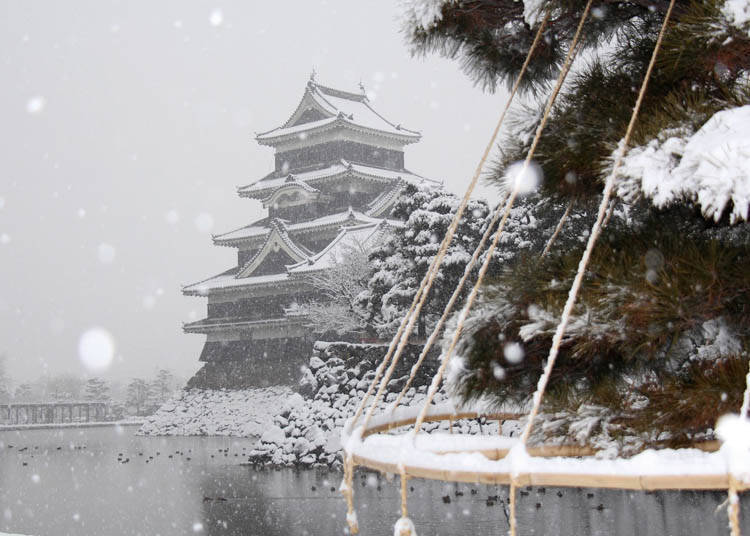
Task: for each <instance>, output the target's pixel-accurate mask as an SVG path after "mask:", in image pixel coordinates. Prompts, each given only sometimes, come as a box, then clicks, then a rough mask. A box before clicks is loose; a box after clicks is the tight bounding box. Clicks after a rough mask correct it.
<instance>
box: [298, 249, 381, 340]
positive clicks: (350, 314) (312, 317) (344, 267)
mask: <svg viewBox="0 0 750 536" xmlns="http://www.w3.org/2000/svg"><path fill="white" fill-rule="evenodd" d="M330 255H331V256H330V262H331V266H330V268H329V269H326V270H324V271H321V272H317V273H313V274H310V275H309V276H308V282H309V283H310V285H311V286H312V287H313V288H314V289H315V291H316V292H317V294H318V296H319V298H318V299H316V300H314V301H311V302H309V303H305V304H301V305H299V306H298V311H297V312H299V313H301V314H303V315H304V316H306V317H307V319H308V325H309V326H310V327H311V328H312V329H313V331H315V332H316V333H324V332H326V331H335V332H336V333H337V334H345V333H362V332H365V331H367V328H368V323H367V314H366V312H365V311H364V310H363V309H362V307H360V306H359V305H358V297H359V295H360V294H361V293H362V292H363V291H365V290H367V282H368V280H369V279H370V275H371V273H372V267H371V265H370V262H369V260H368V251H367V249H366V248H365V246H364V245H363V244H362V243H360V242H359V241H357V240H353V239H352V240H350V241H348V242H346V243H344V244H342V245H341V246H340V247H339V248H338V250H337V251H336V252H332V253H331V254H330Z"/></svg>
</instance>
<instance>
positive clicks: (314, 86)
mask: <svg viewBox="0 0 750 536" xmlns="http://www.w3.org/2000/svg"><path fill="white" fill-rule="evenodd" d="M309 109H316V110H317V111H318V112H320V113H321V114H322V115H323V116H325V117H324V118H323V119H318V120H316V121H306V122H302V123H298V121H299V120H300V118H301V117H302V114H304V113H305V111H307V110H309ZM340 126H344V127H348V128H353V129H355V130H359V131H362V132H369V133H374V134H379V135H386V136H388V137H395V138H399V139H401V141H403V142H404V143H411V142H414V141H417V140H418V139H419V138H420V137H421V134H420V133H419V132H418V131H416V130H411V129H408V128H405V127H403V126H401V125H400V124H397V123H393V122H392V121H389V120H388V119H386V118H385V117H384V116H382V115H381V114H380V113H378V112H377V111H376V110H375V109H374V108H373V107H372V105H371V104H370V101H369V100H368V98H367V95H365V94H363V93H353V92H349V91H343V90H340V89H335V88H332V87H329V86H324V85H322V84H318V83H317V82H316V81H315V80H313V79H311V80H310V81H309V82H308V83H307V85H306V87H305V92H304V94H303V96H302V99H300V102H299V104H298V105H297V107H296V108H295V110H294V112H293V113H292V115H291V116H290V117H289V119H287V120H286V121H285V122H284V123H283V124H282V125H281V126H280V127H277V128H273V129H271V130H267V131H265V132H260V133H258V134H257V135H256V138H255V139H256V140H257V141H258V142H259V143H261V144H266V145H274V144H275V143H277V142H281V141H284V139H285V138H287V137H291V136H297V135H298V134H299V133H300V132H303V131H304V132H317V131H320V132H323V131H326V130H328V129H330V128H336V127H340Z"/></svg>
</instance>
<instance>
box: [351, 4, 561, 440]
mask: <svg viewBox="0 0 750 536" xmlns="http://www.w3.org/2000/svg"><path fill="white" fill-rule="evenodd" d="M548 19H549V13H545V15H544V19H543V20H542V22H541V24H540V26H539V30H538V31H537V33H536V36H535V37H534V41H533V43H532V46H531V48H529V52H528V53H527V54H526V59H525V60H524V64H523V66H522V68H521V72H520V73H519V75H518V78H517V79H516V82H515V83H514V84H513V88H512V90H511V94H510V97H509V98H508V101H507V102H506V104H505V107H504V108H503V111H502V113H501V114H500V118H499V119H498V121H497V125H496V126H495V130H494V131H493V132H492V136H491V138H490V141H489V143H488V144H487V147H486V148H485V150H484V153H483V154H482V158H481V160H480V161H479V164H478V165H477V169H476V171H475V172H474V176H473V177H472V180H471V182H470V183H469V187H468V188H467V190H466V193H465V194H464V198H463V199H462V201H461V204H460V205H459V207H458V209H457V210H456V214H455V215H454V216H453V220H452V221H451V225H450V226H449V228H448V231H447V233H446V235H445V237H444V238H443V242H442V244H441V246H440V250H439V251H438V253H437V256H436V257H435V259H434V261H433V266H434V270H432V271H431V272H428V273H427V274H425V278H424V279H423V283H424V281H425V280H427V283H426V284H425V285H424V290H423V291H422V295H421V296H420V298H419V303H418V304H417V306H416V308H412V309H410V313H411V315H407V316H410V318H408V321H407V325H406V329H405V330H404V331H403V332H402V335H401V340H400V341H399V342H398V348H397V350H396V353H395V354H394V355H393V357H392V361H391V364H390V366H389V367H388V370H387V371H386V374H385V376H383V378H382V379H381V380H380V386H379V387H378V392H377V394H376V395H375V398H374V399H373V401H372V404H371V405H370V409H369V410H368V412H367V415H366V417H365V421H364V422H365V427H366V426H367V423H369V422H370V419H371V418H372V415H373V413H374V412H375V409H376V407H377V404H378V402H379V401H380V399H381V398H382V396H383V393H384V392H385V389H386V388H387V387H388V381H389V380H390V379H391V376H392V375H393V371H394V370H395V369H396V365H397V363H398V360H399V358H400V357H401V354H402V353H403V350H404V348H406V345H407V343H408V340H409V335H411V332H412V330H413V329H414V324H415V323H416V320H417V318H418V317H419V313H420V312H421V310H422V306H423V305H424V303H425V301H426V300H427V293H428V292H429V291H430V288H431V287H432V284H433V282H434V281H435V278H436V277H437V275H438V269H439V267H440V264H441V263H442V261H443V258H444V257H445V254H446V253H447V251H448V245H449V244H450V241H451V239H452V238H453V235H454V233H455V231H456V229H457V228H458V224H459V222H460V220H461V217H462V216H463V213H464V210H465V209H466V205H467V204H468V202H469V199H470V197H471V193H472V192H473V191H474V188H475V187H476V185H477V182H478V180H479V177H480V175H481V173H482V169H483V168H484V164H485V162H486V160H487V158H488V156H489V154H490V151H491V150H492V147H493V146H494V144H495V140H496V139H497V135H498V133H499V132H500V127H501V126H502V124H503V122H504V121H505V116H506V114H507V113H508V110H509V108H510V105H511V102H512V100H513V97H514V96H515V95H516V93H517V92H518V87H519V85H520V82H521V79H522V76H523V75H524V74H525V72H526V69H527V67H528V64H529V62H530V61H531V56H532V55H533V52H534V50H535V49H536V46H537V45H538V44H539V41H540V39H541V36H542V34H543V30H544V27H545V26H546V25H547V20H548ZM494 223H495V222H494V221H493V222H492V223H490V227H492V226H494ZM404 320H407V317H405V318H404ZM402 325H403V321H402ZM396 338H398V334H397V336H396V337H394V340H395V339H396ZM391 344H393V342H392V343H391ZM389 353H390V352H389ZM389 358H390V356H389V355H388V354H387V355H386V357H385V358H384V359H383V362H384V363H385V362H386V361H387V360H388V359H389ZM379 368H380V367H379ZM376 377H377V375H376ZM375 383H377V381H376V380H374V381H373V385H374V384H375ZM371 387H372V386H371ZM371 392H372V390H371V389H368V393H371ZM368 396H369V395H365V398H367V397H368ZM360 414H361V412H359V411H358V412H357V414H356V415H355V418H354V419H353V420H352V425H353V424H354V422H356V420H357V419H358V418H359V415H360Z"/></svg>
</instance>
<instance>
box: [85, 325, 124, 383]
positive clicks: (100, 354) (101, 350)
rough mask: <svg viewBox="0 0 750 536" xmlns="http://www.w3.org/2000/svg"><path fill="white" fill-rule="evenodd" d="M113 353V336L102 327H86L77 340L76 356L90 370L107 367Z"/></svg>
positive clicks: (94, 370)
mask: <svg viewBox="0 0 750 536" xmlns="http://www.w3.org/2000/svg"><path fill="white" fill-rule="evenodd" d="M114 355H115V341H114V338H113V337H112V335H111V334H110V333H109V331H107V330H106V329H104V328H100V327H94V328H91V329H88V330H86V331H85V332H84V333H83V334H82V335H81V338H80V339H79V340H78V357H79V358H80V359H81V363H83V366H84V367H86V369H87V370H88V371H90V372H100V371H104V370H106V369H107V368H109V366H110V365H111V364H112V359H113V358H114Z"/></svg>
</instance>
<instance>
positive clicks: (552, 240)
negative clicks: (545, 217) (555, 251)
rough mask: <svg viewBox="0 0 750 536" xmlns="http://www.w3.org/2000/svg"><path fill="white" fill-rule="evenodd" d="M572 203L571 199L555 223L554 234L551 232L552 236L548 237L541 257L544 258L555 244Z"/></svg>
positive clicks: (573, 201)
mask: <svg viewBox="0 0 750 536" xmlns="http://www.w3.org/2000/svg"><path fill="white" fill-rule="evenodd" d="M573 203H575V200H573V199H571V200H570V203H568V207H567V208H566V209H565V212H563V215H562V216H561V217H560V221H559V222H557V227H555V232H553V233H552V236H550V237H549V240H547V244H546V245H545V246H544V251H542V255H541V256H542V257H544V256H546V255H547V253H549V250H550V249H551V248H552V244H554V243H555V239H556V238H557V235H559V234H560V231H562V228H563V225H565V220H567V219H568V215H569V214H570V209H571V208H573Z"/></svg>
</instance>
